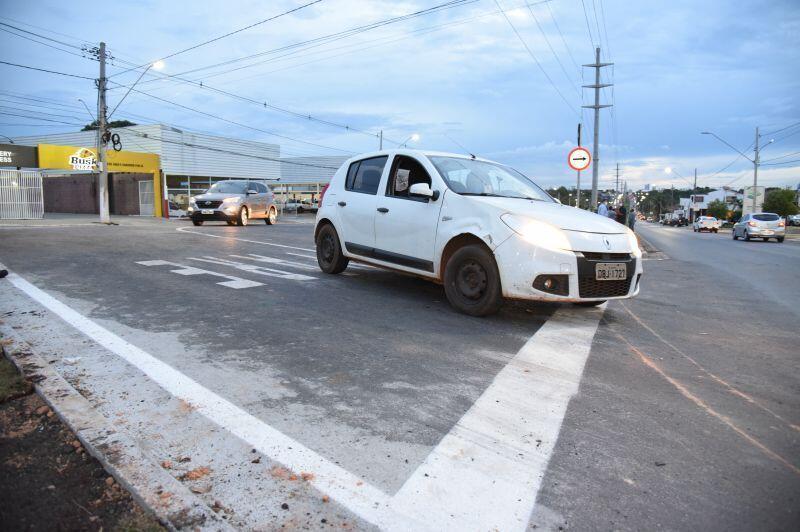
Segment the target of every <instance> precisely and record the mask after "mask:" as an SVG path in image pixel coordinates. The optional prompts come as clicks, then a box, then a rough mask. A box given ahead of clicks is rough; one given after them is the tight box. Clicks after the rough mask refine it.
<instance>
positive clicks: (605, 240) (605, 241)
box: [603, 236, 611, 249]
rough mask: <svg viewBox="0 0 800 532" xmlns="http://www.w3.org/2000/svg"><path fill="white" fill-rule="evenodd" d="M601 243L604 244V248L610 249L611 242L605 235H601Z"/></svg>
mask: <svg viewBox="0 0 800 532" xmlns="http://www.w3.org/2000/svg"><path fill="white" fill-rule="evenodd" d="M603 243H604V244H605V245H606V249H611V242H610V241H609V240H608V237H607V236H604V237H603Z"/></svg>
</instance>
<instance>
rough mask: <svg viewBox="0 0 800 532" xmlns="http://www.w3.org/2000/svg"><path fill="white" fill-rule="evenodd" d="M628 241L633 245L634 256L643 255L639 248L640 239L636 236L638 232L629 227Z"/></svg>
mask: <svg viewBox="0 0 800 532" xmlns="http://www.w3.org/2000/svg"><path fill="white" fill-rule="evenodd" d="M628 242H629V243H630V245H631V250H632V253H633V256H634V257H636V258H639V257H641V256H642V250H641V249H639V239H638V238H636V233H634V232H633V231H631V230H630V229H628Z"/></svg>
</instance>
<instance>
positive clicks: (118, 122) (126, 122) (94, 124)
mask: <svg viewBox="0 0 800 532" xmlns="http://www.w3.org/2000/svg"><path fill="white" fill-rule="evenodd" d="M135 125H136V124H134V123H133V122H131V121H130V120H112V121H111V122H109V123H108V127H109V128H115V127H128V126H135ZM97 128H98V123H97V120H95V121H94V122H92V123H91V124H86V125H85V126H83V129H81V131H95V130H96V129H97Z"/></svg>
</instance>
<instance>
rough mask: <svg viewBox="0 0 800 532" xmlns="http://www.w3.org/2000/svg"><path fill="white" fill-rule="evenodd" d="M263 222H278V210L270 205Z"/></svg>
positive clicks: (272, 223)
mask: <svg viewBox="0 0 800 532" xmlns="http://www.w3.org/2000/svg"><path fill="white" fill-rule="evenodd" d="M264 223H265V224H267V225H275V224H276V223H278V211H277V210H275V207H270V209H269V212H268V213H267V217H266V218H264Z"/></svg>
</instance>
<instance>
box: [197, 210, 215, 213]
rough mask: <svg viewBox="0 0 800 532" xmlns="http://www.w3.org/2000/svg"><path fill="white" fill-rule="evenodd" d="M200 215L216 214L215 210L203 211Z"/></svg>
mask: <svg viewBox="0 0 800 532" xmlns="http://www.w3.org/2000/svg"><path fill="white" fill-rule="evenodd" d="M200 214H214V209H203V210H201V211H200Z"/></svg>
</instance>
